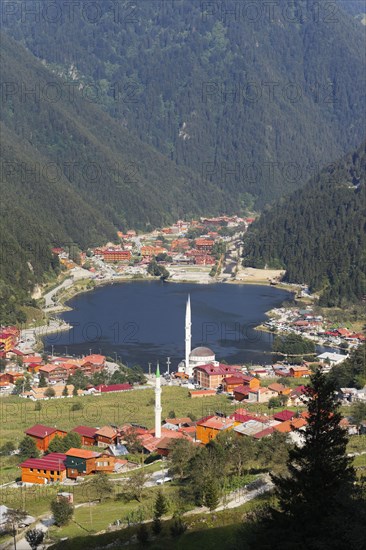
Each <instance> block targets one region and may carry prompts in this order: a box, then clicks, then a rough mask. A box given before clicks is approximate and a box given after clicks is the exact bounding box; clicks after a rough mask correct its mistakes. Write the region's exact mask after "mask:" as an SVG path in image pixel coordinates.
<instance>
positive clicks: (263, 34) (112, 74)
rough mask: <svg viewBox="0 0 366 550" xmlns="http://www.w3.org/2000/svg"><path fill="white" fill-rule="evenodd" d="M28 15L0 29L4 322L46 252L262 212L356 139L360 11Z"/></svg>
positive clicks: (107, 6) (178, 7)
mask: <svg viewBox="0 0 366 550" xmlns="http://www.w3.org/2000/svg"><path fill="white" fill-rule="evenodd" d="M340 1H341V0H340ZM26 4H27V10H26V11H27V13H26V14H23V15H22V13H20V12H19V13H18V12H16V13H14V14H4V17H3V20H2V24H3V28H4V29H5V32H4V33H3V34H2V35H1V71H2V110H1V120H0V124H1V135H2V138H1V160H2V165H1V172H2V174H1V197H2V200H1V216H0V231H1V242H0V248H1V256H2V262H1V264H2V266H1V268H0V322H13V321H16V320H18V321H19V320H21V319H22V318H23V314H22V313H21V312H20V311H19V309H18V304H19V303H24V301H26V300H27V299H28V298H27V297H28V296H29V291H30V290H31V289H32V288H33V286H34V284H35V283H36V282H39V281H41V280H42V278H43V277H44V276H45V275H47V274H50V275H51V276H52V275H53V274H54V273H56V272H57V271H58V269H59V267H58V265H57V262H56V261H55V260H54V258H53V257H52V255H51V252H50V249H51V247H52V246H53V245H65V244H71V243H75V244H76V245H77V246H79V247H82V248H85V247H87V246H90V245H93V244H99V243H101V242H106V241H107V240H113V239H114V238H115V235H116V230H118V229H125V228H127V227H135V228H137V229H141V230H149V229H152V228H154V227H157V226H161V225H163V224H166V223H169V222H170V221H173V220H174V219H177V218H189V217H191V216H192V217H193V216H197V215H199V214H205V215H210V214H217V213H220V212H221V213H233V212H237V213H243V212H245V211H246V210H247V209H248V207H250V208H253V207H254V208H263V207H264V205H266V204H267V203H270V202H271V201H272V200H273V199H276V198H278V197H282V196H284V195H286V194H288V193H290V192H291V191H292V190H293V189H294V188H297V187H300V186H301V185H302V184H303V183H305V181H307V180H308V178H309V174H312V173H314V172H315V171H317V170H318V169H319V166H323V165H324V164H326V163H327V162H330V161H331V160H332V159H335V158H337V157H338V156H340V155H341V154H343V153H344V152H345V150H347V149H348V148H349V147H350V146H356V144H358V143H359V142H360V141H361V139H362V131H363V127H364V120H365V113H364V108H363V107H364V90H365V89H366V86H365V82H364V80H365V79H364V75H365V74H366V71H365V70H363V69H364V68H365V58H364V52H363V31H364V29H363V27H362V25H361V24H360V22H359V21H358V20H356V19H355V18H354V16H355V15H357V14H358V8H357V6H356V4H357V2H353V4H355V6H354V9H355V10H356V11H354V10H352V13H347V12H346V11H344V9H343V7H338V6H336V17H335V18H330V19H329V17H330V16H329V13H328V12H324V11H322V10H320V12H319V9H320V8H319V3H318V2H315V0H296V1H295V2H292V3H291V5H290V6H289V7H288V9H287V10H283V9H281V6H280V5H277V7H276V8H275V9H276V10H277V9H279V12H278V13H277V12H275V13H273V14H270V15H268V14H267V13H266V12H265V11H263V9H262V4H261V2H259V3H257V4H258V10H259V11H258V12H256V14H257V15H256V17H254V18H253V17H252V15H251V14H250V13H248V12H247V11H246V10H245V9H243V4H241V3H238V2H234V3H233V6H234V7H235V10H237V9H238V10H239V12H235V15H234V16H229V15H225V14H223V13H221V11H219V12H216V11H215V10H216V8H215V10H214V12H212V13H211V12H210V10H208V11H205V10H204V8H203V3H202V2H199V1H195V0H194V1H187V0H174V1H168V0H167V1H162V2H157V1H155V0H144V2H141V3H136V5H135V4H133V3H131V2H127V1H126V2H124V1H123V2H117V3H115V2H112V0H103V1H99V0H96V2H93V3H92V5H93V6H94V8H95V9H94V11H93V10H92V11H90V10H91V5H89V4H88V3H85V2H75V3H67V2H66V3H65V2H63V1H62V0H56V1H55V2H52V6H53V7H52V9H48V8H47V10H46V11H45V9H46V8H45V4H42V2H38V1H37V0H28V1H27V3H26ZM70 4H72V10H71V12H70V11H67V6H69V8H70ZM252 4H253V3H252ZM116 5H117V8H118V9H117V11H116ZM340 5H341V4H340ZM22 6H23V4H22V5H20V4H19V6H18V7H19V9H23V8H22ZM230 6H231V5H230ZM230 6H228V7H230ZM347 11H349V10H347ZM32 12H33V15H30V14H31V13H32ZM32 90H33V91H32ZM356 121H357V124H356ZM352 282H353V279H352V280H350V282H349V284H350V285H352ZM355 293H356V294H357V295H358V294H359V290H358V289H356V290H355Z"/></svg>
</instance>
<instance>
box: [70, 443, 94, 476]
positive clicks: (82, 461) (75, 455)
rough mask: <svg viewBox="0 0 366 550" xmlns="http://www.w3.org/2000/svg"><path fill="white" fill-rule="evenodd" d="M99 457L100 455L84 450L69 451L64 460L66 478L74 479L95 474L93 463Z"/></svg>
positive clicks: (73, 449)
mask: <svg viewBox="0 0 366 550" xmlns="http://www.w3.org/2000/svg"><path fill="white" fill-rule="evenodd" d="M99 455H100V453H96V452H94V451H87V450H85V449H75V448H72V449H69V450H68V451H67V452H66V460H65V466H66V472H67V477H69V478H70V479H76V478H77V477H78V476H83V475H89V474H92V473H93V472H95V461H96V459H97V458H98V457H99Z"/></svg>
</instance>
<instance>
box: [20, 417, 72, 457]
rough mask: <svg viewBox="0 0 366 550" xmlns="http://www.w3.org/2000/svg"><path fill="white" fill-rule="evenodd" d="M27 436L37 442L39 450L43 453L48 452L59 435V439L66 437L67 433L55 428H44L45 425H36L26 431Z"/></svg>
mask: <svg viewBox="0 0 366 550" xmlns="http://www.w3.org/2000/svg"><path fill="white" fill-rule="evenodd" d="M25 434H26V435H28V436H29V437H32V438H33V439H34V440H35V443H36V446H37V449H39V450H40V451H42V452H45V451H47V449H48V446H49V444H50V443H51V441H52V439H53V438H54V437H56V435H58V436H59V437H65V435H67V432H65V431H64V430H59V429H58V428H53V427H51V426H44V425H43V424H35V425H34V426H32V427H31V428H28V430H25Z"/></svg>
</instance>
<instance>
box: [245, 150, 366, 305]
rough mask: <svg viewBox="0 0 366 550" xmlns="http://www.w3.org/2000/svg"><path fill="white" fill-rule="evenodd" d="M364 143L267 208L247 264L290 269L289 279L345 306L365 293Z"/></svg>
mask: <svg viewBox="0 0 366 550" xmlns="http://www.w3.org/2000/svg"><path fill="white" fill-rule="evenodd" d="M365 205H366V151H365V144H364V145H363V146H362V147H361V148H359V149H358V150H356V151H354V152H353V153H351V154H349V155H347V156H346V157H345V158H343V159H342V160H341V161H340V162H338V163H335V164H334V165H332V166H330V167H328V168H327V169H325V170H323V171H322V172H321V173H320V174H319V175H318V176H316V177H315V178H313V179H312V180H311V181H310V182H309V183H308V184H307V185H306V186H305V187H303V188H302V189H301V190H300V191H298V192H296V193H294V194H293V195H291V196H289V197H288V198H285V199H282V200H280V201H279V202H278V203H276V204H275V205H274V206H273V207H272V208H269V209H267V210H266V211H265V212H264V213H263V215H262V216H261V217H260V219H259V220H258V221H257V222H255V223H254V224H253V225H252V227H251V228H250V230H249V231H248V233H247V235H246V237H245V242H244V260H243V264H244V265H245V266H254V267H265V266H268V267H274V268H285V269H286V274H285V280H286V281H289V282H293V283H307V284H308V285H309V286H310V289H311V290H312V291H320V292H321V295H320V304H321V305H328V306H343V305H345V304H347V303H348V302H357V301H359V300H361V299H362V298H364V297H365V295H366V210H365Z"/></svg>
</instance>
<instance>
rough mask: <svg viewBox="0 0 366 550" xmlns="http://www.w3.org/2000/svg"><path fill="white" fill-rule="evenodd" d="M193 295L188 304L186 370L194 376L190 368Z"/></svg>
mask: <svg viewBox="0 0 366 550" xmlns="http://www.w3.org/2000/svg"><path fill="white" fill-rule="evenodd" d="M191 326H192V323H191V296H190V294H188V300H187V305H186V339H185V340H186V356H185V372H186V374H188V375H189V376H192V373H191V372H190V370H191V369H190V368H189V355H190V353H191V341H192V333H191Z"/></svg>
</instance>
